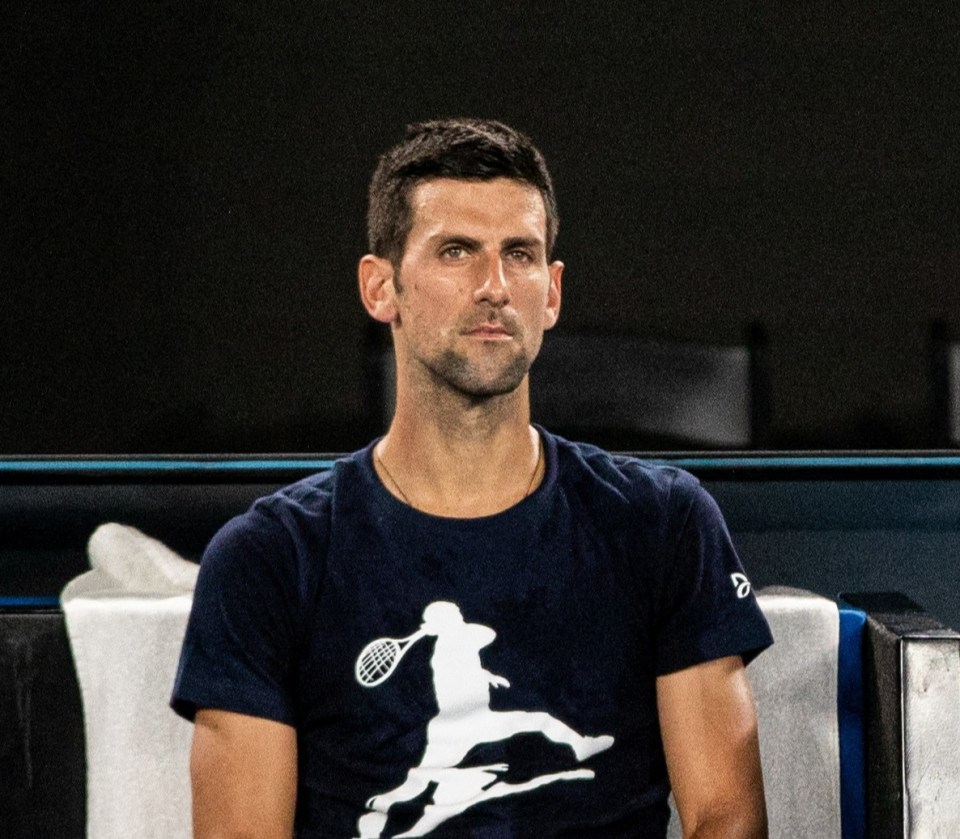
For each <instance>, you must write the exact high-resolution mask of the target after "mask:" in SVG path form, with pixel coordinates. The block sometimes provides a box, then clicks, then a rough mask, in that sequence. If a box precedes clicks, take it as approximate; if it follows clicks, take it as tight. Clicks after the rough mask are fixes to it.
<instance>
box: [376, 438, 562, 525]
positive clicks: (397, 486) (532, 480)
mask: <svg viewBox="0 0 960 839" xmlns="http://www.w3.org/2000/svg"><path fill="white" fill-rule="evenodd" d="M373 456H374V458H376V461H377V463H379V464H380V468H381V469H382V470H383V474H384V475H386V476H387V477H388V478H389V479H390V483H391V484H393V486H394V488H395V489H396V490H397V492H399V493H400V497H401V498H402V499H403V500H404V501H405V502H406V503H407V505H408V506H410V507H412V506H413V504H411V503H410V499H409V498H407V494H406V493H405V492H404V491H403V487H401V486H400V484H399V483H397V479H396V478H394V477H393V475H391V474H390V470H389V469H387V464H386V463H384V462H383V458H382V457H380V454H379V452H377V450H376V447H374V450H373ZM542 462H543V440H542V439H541V438H540V435H539V434H538V435H537V462H536V463H535V464H534V465H533V474H532V475H531V476H530V484H529V485H528V486H527V491H526V492H525V493H524V494H523V497H524V498H526V497H527V496H528V495H530V493H531V492H533V485H534V483H535V482H536V480H537V473H538V472H539V471H540V464H541V463H542Z"/></svg>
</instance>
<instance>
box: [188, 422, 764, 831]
mask: <svg viewBox="0 0 960 839" xmlns="http://www.w3.org/2000/svg"><path fill="white" fill-rule="evenodd" d="M540 433H541V436H542V438H543V443H544V447H545V448H544V452H545V458H546V464H547V468H546V474H545V477H544V480H543V482H542V484H541V485H540V487H539V488H538V489H537V490H536V491H535V492H534V493H532V494H531V495H530V496H529V497H527V498H525V499H524V500H523V501H521V502H519V503H518V504H516V505H515V506H513V507H511V508H510V509H508V510H506V511H504V512H502V513H498V514H496V515H493V516H487V517H483V518H476V519H449V518H440V517H437V516H431V515H427V514H425V513H421V512H419V511H417V510H415V509H413V508H412V507H410V506H408V505H406V504H404V503H403V502H401V501H399V500H398V499H396V498H395V497H394V496H393V495H391V494H390V493H389V492H388V491H387V490H386V489H385V488H384V486H383V485H382V484H381V482H380V480H379V479H378V478H377V476H376V473H375V472H374V470H373V464H372V445H371V446H368V447H367V448H366V449H363V450H362V451H360V452H357V453H355V454H353V455H351V456H349V457H346V458H344V459H342V460H340V461H338V462H337V463H336V464H335V466H334V467H333V468H332V469H331V470H330V471H329V472H325V473H322V474H319V475H316V476H313V477H311V478H307V479H306V480H303V481H300V482H298V483H296V484H294V485H292V486H290V487H287V488H286V489H284V490H281V491H280V492H278V493H276V494H274V495H271V496H268V497H266V498H262V499H260V500H258V501H257V502H256V503H255V504H254V505H253V507H252V508H251V509H250V510H249V511H248V512H247V513H245V514H244V515H242V516H239V517H237V518H235V519H233V520H232V521H230V522H229V523H228V524H227V525H226V526H225V527H224V528H223V529H222V530H221V531H220V532H219V533H218V534H217V536H215V537H214V539H213V541H212V542H211V544H210V546H209V548H208V549H207V551H206V553H205V554H204V557H203V560H202V563H201V567H200V577H199V580H198V583H197V589H196V593H195V597H194V606H193V612H192V614H191V616H190V622H189V625H188V627H187V633H186V638H185V640H184V646H183V653H182V657H181V662H180V668H179V671H178V674H177V680H176V685H175V687H174V695H173V707H174V709H175V710H176V711H177V712H178V713H180V714H182V715H183V716H185V717H187V718H192V716H193V714H194V712H195V710H196V709H197V708H218V709H223V710H229V711H236V712H239V713H244V714H250V715H253V716H258V717H265V718H268V719H271V720H277V721H279V722H282V723H286V724H289V725H291V726H295V727H296V729H297V737H298V760H299V781H298V783H299V786H298V794H297V813H296V835H297V836H299V837H305V838H307V839H320V837H323V839H332V838H333V837H337V838H338V839H340V837H357V836H359V837H374V836H399V835H404V836H431V837H437V838H438V839H440V838H441V837H470V839H528V837H529V839H547V837H623V839H627V837H629V839H639V837H657V839H662V837H663V836H664V835H665V832H666V824H667V820H668V808H667V803H666V800H667V796H668V793H669V783H668V780H667V772H666V765H665V760H664V755H663V748H662V744H661V741H660V733H659V726H658V722H657V708H656V693H655V680H656V677H657V676H658V675H661V674H665V673H670V672H672V671H676V670H680V669H683V668H685V667H689V666H691V665H694V664H697V663H700V662H703V661H709V660H712V659H716V658H720V657H722V656H727V655H734V654H740V655H742V656H743V657H744V659H745V660H749V659H750V658H752V657H753V656H754V655H756V654H757V653H758V652H760V651H761V650H762V649H763V648H765V647H766V646H767V645H769V644H770V643H771V640H772V639H771V636H770V631H769V629H768V627H767V624H766V621H765V620H764V618H763V615H762V613H761V612H760V610H759V608H758V606H757V604H756V600H755V598H754V596H753V594H752V592H750V591H749V585H748V584H747V583H746V578H745V577H744V576H743V569H742V568H741V566H740V563H739V561H738V559H737V556H736V553H735V551H734V549H733V547H732V545H731V542H730V538H729V535H728V533H727V529H726V526H725V525H724V522H723V519H722V517H721V515H720V512H719V510H718V509H717V506H716V504H715V503H714V501H713V500H712V498H711V497H710V496H709V495H708V494H707V493H706V491H705V490H703V489H702V487H701V486H700V485H699V483H698V482H697V480H696V479H695V478H694V477H692V476H691V475H689V474H688V473H686V472H684V471H682V470H679V469H676V468H672V467H666V466H656V465H651V464H645V463H643V462H641V461H638V460H636V459H632V458H628V457H621V456H614V455H610V454H608V453H606V452H603V451H601V450H600V449H597V448H595V447H592V446H587V445H583V444H574V443H570V442H568V441H566V440H563V439H561V438H558V437H555V436H553V435H550V434H549V433H547V432H545V431H543V430H542V429H541V430H540ZM383 639H393V640H392V641H391V640H383ZM405 639H408V640H405ZM371 642H379V643H371Z"/></svg>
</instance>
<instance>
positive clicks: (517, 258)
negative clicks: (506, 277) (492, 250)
mask: <svg viewBox="0 0 960 839" xmlns="http://www.w3.org/2000/svg"><path fill="white" fill-rule="evenodd" d="M507 258H508V259H509V260H510V261H511V262H518V263H521V264H523V265H528V264H529V263H531V262H533V254H532V253H530V251H525V250H520V249H518V250H512V251H508V252H507Z"/></svg>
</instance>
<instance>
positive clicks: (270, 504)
mask: <svg viewBox="0 0 960 839" xmlns="http://www.w3.org/2000/svg"><path fill="white" fill-rule="evenodd" d="M362 454H363V452H362V451H360V452H354V453H352V454H349V455H344V456H343V457H340V458H338V459H337V460H334V461H333V462H332V463H331V465H330V467H329V468H328V469H324V470H322V471H320V472H315V473H313V474H311V475H308V476H306V477H304V478H301V479H299V480H297V481H294V482H293V483H290V484H287V485H286V486H283V487H279V488H277V489H275V490H273V491H271V492H268V493H266V494H264V495H261V496H260V497H259V498H257V499H256V500H255V501H254V502H253V503H252V504H251V505H250V507H248V508H247V509H246V510H245V511H244V512H242V513H240V514H239V515H237V516H235V517H234V518H232V519H231V520H230V521H229V522H227V524H226V525H224V527H223V528H222V530H221V535H227V534H231V535H240V534H242V535H244V536H246V537H247V538H253V539H255V540H273V539H276V538H278V537H280V536H281V535H287V536H289V535H292V534H294V533H296V532H298V531H303V530H304V529H308V530H310V531H313V532H315V531H316V529H317V527H318V526H319V527H321V528H325V523H326V522H327V521H329V518H330V515H331V511H332V508H333V506H334V504H335V498H336V496H337V493H338V491H339V487H341V486H343V484H344V483H345V482H350V481H354V482H356V481H357V480H358V479H359V476H358V475H357V474H356V473H357V469H358V467H357V462H358V460H359V458H360V457H361V456H362Z"/></svg>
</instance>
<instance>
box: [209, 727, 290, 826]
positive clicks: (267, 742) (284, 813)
mask: <svg viewBox="0 0 960 839" xmlns="http://www.w3.org/2000/svg"><path fill="white" fill-rule="evenodd" d="M190 778H191V781H192V785H193V833H194V839H241V837H257V839H281V837H282V839H290V837H291V836H293V813H294V807H295V805H296V798H297V736H296V731H295V730H294V729H293V728H291V727H290V726H288V725H284V724H282V723H278V722H273V721H272V720H266V719H259V718H257V717H250V716H246V715H244V714H234V713H231V712H229V711H216V710H208V709H201V710H199V711H197V716H196V720H195V722H194V733H193V748H192V751H191V753H190Z"/></svg>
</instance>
